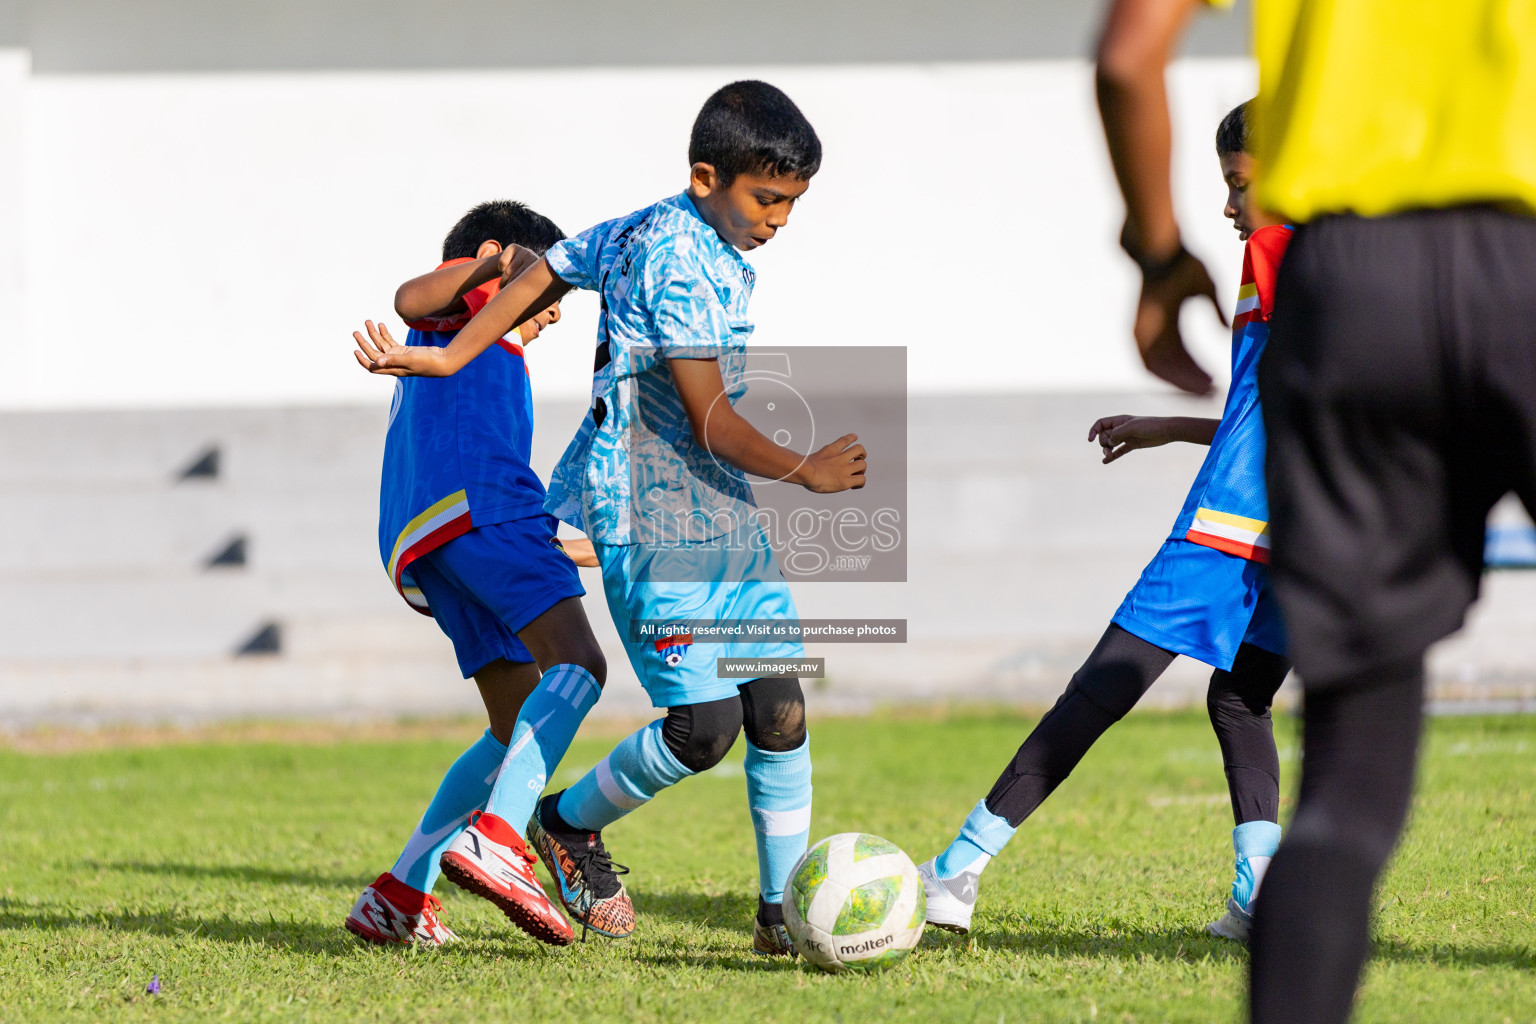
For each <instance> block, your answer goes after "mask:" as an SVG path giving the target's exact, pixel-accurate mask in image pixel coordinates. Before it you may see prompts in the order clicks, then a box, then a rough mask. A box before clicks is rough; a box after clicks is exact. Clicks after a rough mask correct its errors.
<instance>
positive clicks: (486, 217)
mask: <svg viewBox="0 0 1536 1024" xmlns="http://www.w3.org/2000/svg"><path fill="white" fill-rule="evenodd" d="M564 237H565V232H564V231H561V230H560V229H559V228H558V227H556V226H555V222H554V221H552V220H550V219H549V218H548V217H546V216H544V215H543V214H541V213H534V212H533V211H532V210H530V209H528V207H526V206H524V205H523V204H522V203H519V202H516V201H514V200H511V199H492V200H491V201H490V202H488V203H481V204H480V205H479V206H477V207H475V208H474V209H473V210H470V211H469V212H468V213H466V214H465V215H464V216H462V217H460V218H459V222H458V223H457V224H455V225H454V226H453V230H452V231H449V232H448V237H447V238H445V239H443V262H444V263H447V262H448V261H449V260H458V259H464V258H466V257H473V256H474V255H475V253H476V252H477V251H479V249H480V243H482V242H485V241H496V242H500V243H501V246H502V248H503V249H505V248H506V247H507V246H509V245H521V246H523V247H524V248H527V249H532V250H533V251H534V252H536V253H538V254H539V255H540V256H542V255H544V250H546V249H548V248H549V247H550V246H552V245H554V244H555V243H556V242H558V241H560V239H562V238H564Z"/></svg>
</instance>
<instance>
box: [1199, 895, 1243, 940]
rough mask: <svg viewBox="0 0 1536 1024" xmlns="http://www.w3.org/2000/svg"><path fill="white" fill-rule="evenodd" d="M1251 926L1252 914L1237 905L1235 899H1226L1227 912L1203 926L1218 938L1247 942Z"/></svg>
mask: <svg viewBox="0 0 1536 1024" xmlns="http://www.w3.org/2000/svg"><path fill="white" fill-rule="evenodd" d="M1252 927H1253V915H1252V914H1250V913H1249V912H1248V911H1246V910H1244V909H1243V908H1242V907H1241V906H1239V905H1238V902H1237V900H1234V899H1228V900H1227V912H1226V913H1225V914H1223V915H1221V917H1219V918H1218V919H1216V920H1215V921H1212V922H1211V923H1210V924H1208V925H1206V926H1205V930H1206V931H1208V932H1210V933H1211V934H1212V935H1214V936H1216V937H1217V938H1218V939H1231V940H1232V941H1233V942H1241V943H1244V944H1245V945H1246V944H1247V942H1248V930H1249V929H1250V928H1252Z"/></svg>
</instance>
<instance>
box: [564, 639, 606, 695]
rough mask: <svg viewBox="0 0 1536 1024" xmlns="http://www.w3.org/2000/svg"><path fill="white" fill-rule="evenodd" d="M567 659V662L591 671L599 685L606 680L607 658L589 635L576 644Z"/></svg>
mask: <svg viewBox="0 0 1536 1024" xmlns="http://www.w3.org/2000/svg"><path fill="white" fill-rule="evenodd" d="M567 661H568V664H572V665H579V666H581V667H582V668H584V669H586V670H587V671H588V672H590V673H592V678H593V679H595V680H596V681H597V685H598V686H599V687H601V686H602V685H603V684H604V683H606V682H607V681H608V659H607V658H606V657H605V656H604V655H603V649H602V648H601V647H599V646H598V645H597V641H596V640H594V639H592V638H590V637H588V638H587V639H586V640H583V641H582V642H580V643H579V644H577V645H576V647H575V649H573V650H572V651H571V652H570V656H569V658H568V659H567Z"/></svg>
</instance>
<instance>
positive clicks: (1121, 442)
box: [1088, 416, 1221, 465]
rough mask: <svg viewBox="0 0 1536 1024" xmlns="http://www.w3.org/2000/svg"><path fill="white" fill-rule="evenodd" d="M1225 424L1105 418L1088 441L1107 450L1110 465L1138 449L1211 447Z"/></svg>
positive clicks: (1173, 418)
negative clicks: (1178, 445) (1185, 444)
mask: <svg viewBox="0 0 1536 1024" xmlns="http://www.w3.org/2000/svg"><path fill="white" fill-rule="evenodd" d="M1219 426H1221V420H1216V419H1211V418H1209V417H1206V416H1105V417H1103V418H1102V419H1098V420H1095V421H1094V423H1093V426H1091V427H1089V428H1088V440H1090V441H1097V442H1099V445H1100V446H1101V447H1102V448H1103V452H1104V463H1105V465H1108V464H1109V463H1111V462H1114V461H1115V460H1116V459H1118V458H1119V457H1120V456H1122V455H1125V454H1127V453H1129V452H1134V451H1136V450H1137V449H1138V448H1156V447H1158V446H1159V445H1164V444H1168V443H1169V442H1171V441H1185V442H1188V443H1189V444H1204V445H1208V444H1210V443H1211V442H1212V441H1213V440H1215V439H1216V428H1217V427H1219Z"/></svg>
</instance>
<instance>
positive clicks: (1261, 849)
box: [1232, 821, 1280, 910]
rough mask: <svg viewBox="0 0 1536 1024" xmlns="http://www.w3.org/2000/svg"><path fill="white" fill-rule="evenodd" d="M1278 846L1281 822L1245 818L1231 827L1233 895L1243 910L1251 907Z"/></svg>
mask: <svg viewBox="0 0 1536 1024" xmlns="http://www.w3.org/2000/svg"><path fill="white" fill-rule="evenodd" d="M1279 848H1280V826H1279V825H1276V824H1275V823H1274V822H1272V821H1245V822H1243V823H1242V824H1241V825H1239V826H1237V828H1235V829H1233V830H1232V849H1233V850H1234V851H1236V853H1237V878H1236V879H1234V880H1233V882H1232V899H1233V900H1234V901H1235V902H1236V903H1237V905H1238V906H1240V907H1242V908H1243V909H1244V910H1250V909H1252V904H1253V898H1254V897H1255V896H1257V895H1258V894H1259V884H1260V883H1261V882H1263V881H1264V872H1266V871H1268V870H1269V862H1270V859H1271V858H1273V857H1274V855H1275V851H1276V850H1278V849H1279Z"/></svg>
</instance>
